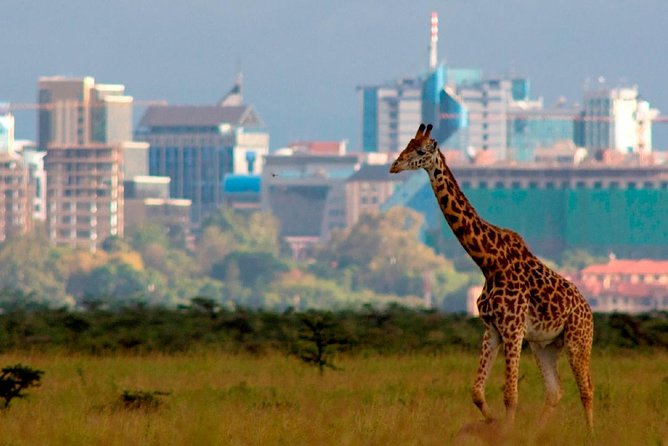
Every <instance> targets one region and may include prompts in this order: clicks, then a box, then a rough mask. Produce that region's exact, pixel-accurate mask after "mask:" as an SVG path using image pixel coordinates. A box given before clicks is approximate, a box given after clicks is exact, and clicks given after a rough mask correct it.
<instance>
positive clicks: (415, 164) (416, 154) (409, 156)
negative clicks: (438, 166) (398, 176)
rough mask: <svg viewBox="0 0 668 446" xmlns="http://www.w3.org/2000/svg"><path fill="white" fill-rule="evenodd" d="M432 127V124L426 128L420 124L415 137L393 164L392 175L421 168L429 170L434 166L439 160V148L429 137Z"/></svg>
mask: <svg viewBox="0 0 668 446" xmlns="http://www.w3.org/2000/svg"><path fill="white" fill-rule="evenodd" d="M432 127H433V126H432V125H431V124H429V125H428V126H426V127H425V125H424V124H420V128H418V131H417V133H416V134H415V137H414V138H413V139H411V140H410V142H409V143H408V145H407V146H406V148H405V149H404V150H403V151H402V152H401V153H400V154H399V157H398V158H397V159H396V161H395V162H394V163H392V167H390V173H399V172H401V171H404V170H417V169H420V168H423V169H427V170H429V169H430V168H431V167H433V166H434V164H435V163H436V160H437V158H438V148H437V143H436V141H435V140H433V139H431V138H430V137H429V134H430V133H431V129H432Z"/></svg>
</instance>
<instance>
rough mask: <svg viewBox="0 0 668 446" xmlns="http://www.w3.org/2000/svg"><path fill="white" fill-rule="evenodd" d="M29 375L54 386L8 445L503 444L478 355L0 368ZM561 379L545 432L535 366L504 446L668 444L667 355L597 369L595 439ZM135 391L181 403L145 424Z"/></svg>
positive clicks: (492, 391)
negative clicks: (319, 366)
mask: <svg viewBox="0 0 668 446" xmlns="http://www.w3.org/2000/svg"><path fill="white" fill-rule="evenodd" d="M18 362H20V363H23V364H28V365H30V366H32V367H36V368H39V369H42V370H45V371H46V374H45V376H44V377H43V380H42V381H43V384H42V387H39V388H35V389H31V390H30V392H29V393H30V396H29V398H28V399H26V400H20V401H16V402H15V403H13V405H12V407H11V408H10V409H9V410H8V411H7V412H6V413H4V414H0V444H2V445H30V446H32V445H68V446H69V445H82V446H83V445H86V446H88V445H104V446H109V445H119V446H121V445H123V446H126V445H161V446H162V445H258V444H260V445H262V444H267V445H307V444H308V445H443V444H472V445H475V444H484V443H483V440H482V439H481V437H483V436H484V435H485V428H486V429H487V431H492V432H487V434H489V433H491V434H493V433H494V432H493V430H494V429H493V428H490V427H489V426H483V428H482V429H481V428H478V429H472V428H471V426H472V425H473V426H475V423H476V422H477V421H478V420H480V416H479V414H478V412H477V410H476V409H475V408H474V406H473V404H472V403H471V398H470V384H471V382H472V380H473V374H474V372H475V369H476V366H477V358H476V357H475V356H474V355H472V354H467V353H451V354H442V355H437V356H427V355H414V356H386V357H381V356H375V355H372V356H368V357H363V356H355V357H353V356H343V357H339V358H337V360H336V361H335V362H336V364H337V365H338V366H340V367H341V368H342V370H341V371H336V372H329V371H328V372H326V373H325V374H324V376H320V375H319V374H318V372H317V370H316V369H313V368H309V367H307V366H305V365H303V364H301V363H300V362H299V361H298V360H297V359H295V358H292V357H284V356H280V355H269V356H263V357H250V356H232V355H217V354H215V353H213V352H202V353H198V354H192V355H179V356H164V355H150V356H117V357H102V358H99V357H86V356H72V355H57V354H35V355H30V354H23V353H21V354H4V355H0V365H9V364H15V363H18ZM560 366H561V371H562V376H563V377H564V385H565V396H564V399H563V400H562V402H561V404H560V406H559V409H558V410H557V411H556V413H555V415H554V418H553V419H552V422H551V423H550V425H549V426H548V427H547V428H546V429H544V430H543V431H540V432H539V431H537V429H536V427H535V426H536V422H537V417H538V413H539V411H540V408H541V403H542V383H541V380H540V376H539V373H538V371H537V368H536V366H535V364H534V363H533V358H531V355H530V353H527V354H525V355H524V358H523V362H522V365H521V375H522V379H521V382H520V405H519V408H518V415H517V423H516V427H515V429H514V430H513V431H512V432H510V433H509V434H508V437H507V438H508V441H507V444H513V445H515V444H517V445H523V444H525V445H533V444H541V445H543V444H544V445H550V444H554V445H575V444H602V445H603V444H605V445H662V444H668V353H665V352H663V353H652V354H642V353H626V354H620V353H614V354H613V353H611V354H600V353H599V354H598V355H597V356H596V357H595V358H594V363H593V374H594V378H595V385H596V406H595V414H596V435H595V437H594V438H590V437H588V436H587V433H586V431H585V427H584V417H583V414H582V409H581V406H580V403H579V400H578V394H577V390H576V388H575V385H574V383H573V379H572V377H571V375H570V371H569V370H568V369H567V364H566V363H565V361H563V360H562V362H561V364H560ZM502 375H503V371H502V361H497V364H496V367H495V369H494V371H493V375H492V378H491V380H490V382H489V385H488V392H487V393H488V398H489V399H490V401H491V403H492V407H493V408H495V409H496V411H497V413H498V414H499V415H501V414H502V406H503V405H502V401H501V400H502V395H501V388H502ZM124 390H144V391H166V392H171V393H170V395H168V396H164V397H161V398H162V400H163V401H164V404H163V406H162V407H160V408H158V409H157V410H146V411H143V410H129V409H123V408H122V407H121V406H120V405H119V404H118V400H119V397H120V395H121V393H122V392H123V391H124ZM478 427H480V426H478ZM462 428H464V431H472V430H473V431H475V432H474V433H472V434H464V433H463V431H462ZM495 441H496V439H495Z"/></svg>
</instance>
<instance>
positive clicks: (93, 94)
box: [38, 76, 146, 251]
mask: <svg viewBox="0 0 668 446" xmlns="http://www.w3.org/2000/svg"><path fill="white" fill-rule="evenodd" d="M38 100H39V104H40V109H39V116H38V149H40V150H46V152H47V153H46V156H45V157H44V167H45V170H46V179H47V185H46V191H47V193H46V200H47V211H46V220H47V230H48V233H49V238H50V239H51V241H52V242H53V243H55V244H57V245H67V246H72V247H82V248H86V249H90V250H91V251H94V250H96V249H97V248H98V247H99V246H100V244H101V243H102V242H103V241H104V239H105V238H107V237H109V236H118V237H122V236H123V228H124V221H123V167H124V163H123V150H124V147H125V146H126V145H127V144H130V142H131V140H132V103H133V99H132V97H131V96H126V95H125V86H123V85H120V84H96V83H95V79H93V78H92V77H89V76H86V77H82V78H69V77H59V76H56V77H42V78H40V79H39V82H38ZM144 146H145V145H144ZM140 149H141V147H140ZM143 150H144V153H146V148H145V147H143ZM140 164H143V165H144V166H145V165H146V161H145V160H143V162H142V161H140ZM128 167H132V166H128Z"/></svg>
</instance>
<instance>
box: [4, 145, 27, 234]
mask: <svg viewBox="0 0 668 446" xmlns="http://www.w3.org/2000/svg"><path fill="white" fill-rule="evenodd" d="M30 189H31V188H30V182H29V178H28V170H27V169H26V168H25V166H24V164H23V160H22V159H21V157H20V156H18V155H16V154H13V153H12V154H9V153H6V152H4V153H0V241H4V240H5V239H6V238H7V237H9V236H11V235H13V234H25V233H26V232H28V231H30V230H31V229H32V215H31V214H32V203H31V198H32V194H31V191H30Z"/></svg>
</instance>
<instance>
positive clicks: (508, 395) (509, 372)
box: [503, 336, 522, 425]
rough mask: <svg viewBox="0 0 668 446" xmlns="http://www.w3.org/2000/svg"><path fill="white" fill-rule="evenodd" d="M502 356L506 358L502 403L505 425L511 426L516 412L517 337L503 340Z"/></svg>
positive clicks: (518, 340) (518, 362) (518, 338)
mask: <svg viewBox="0 0 668 446" xmlns="http://www.w3.org/2000/svg"><path fill="white" fill-rule="evenodd" d="M503 351H504V356H505V358H506V384H505V386H504V388H503V403H504V404H505V406H506V423H507V424H508V425H511V424H513V422H514V421H515V411H516V410H517V382H518V380H519V367H520V354H521V352H522V338H521V337H519V336H515V337H512V338H510V339H508V340H504V343H503Z"/></svg>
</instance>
